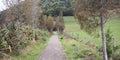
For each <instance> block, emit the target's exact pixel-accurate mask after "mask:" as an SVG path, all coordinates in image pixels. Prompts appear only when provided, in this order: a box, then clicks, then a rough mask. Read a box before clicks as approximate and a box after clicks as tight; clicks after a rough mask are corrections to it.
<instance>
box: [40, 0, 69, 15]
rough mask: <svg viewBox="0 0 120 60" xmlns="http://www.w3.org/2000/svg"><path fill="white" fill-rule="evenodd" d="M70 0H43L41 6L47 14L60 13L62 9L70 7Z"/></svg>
mask: <svg viewBox="0 0 120 60" xmlns="http://www.w3.org/2000/svg"><path fill="white" fill-rule="evenodd" d="M65 1H66V2H65ZM68 2H69V1H67V0H41V2H40V6H41V8H42V10H43V13H44V14H45V15H59V13H60V11H61V10H64V9H65V8H66V7H69V5H70V4H69V3H68ZM65 3H68V4H65Z"/></svg>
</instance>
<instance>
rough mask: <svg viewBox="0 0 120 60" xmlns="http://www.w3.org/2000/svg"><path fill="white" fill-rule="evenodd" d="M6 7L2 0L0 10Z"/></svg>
mask: <svg viewBox="0 0 120 60" xmlns="http://www.w3.org/2000/svg"><path fill="white" fill-rule="evenodd" d="M4 9H6V7H5V5H4V4H3V3H2V0H0V11H2V10H4Z"/></svg>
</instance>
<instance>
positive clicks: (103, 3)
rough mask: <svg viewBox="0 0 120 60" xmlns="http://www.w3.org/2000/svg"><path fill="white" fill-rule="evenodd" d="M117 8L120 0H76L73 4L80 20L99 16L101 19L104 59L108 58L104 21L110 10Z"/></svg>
mask: <svg viewBox="0 0 120 60" xmlns="http://www.w3.org/2000/svg"><path fill="white" fill-rule="evenodd" d="M117 9H120V0H114V1H113V0H76V1H74V4H73V10H74V12H75V16H76V18H78V20H79V22H80V21H83V20H84V21H83V22H85V21H86V20H87V21H88V19H89V18H90V17H92V18H95V17H99V19H98V20H99V21H100V23H99V25H100V26H101V34H102V47H103V60H108V58H107V57H108V56H107V51H106V48H107V47H106V37H105V31H104V23H105V22H106V17H108V16H109V15H108V14H109V13H111V12H110V11H113V10H114V12H116V10H117ZM82 12H84V14H83V15H81V14H82ZM112 13H113V12H112ZM82 16H83V17H82ZM81 18H84V19H81ZM93 21H95V19H93ZM85 23H86V22H85ZM83 25H85V24H83ZM88 26H89V25H88ZM95 28H96V27H95Z"/></svg>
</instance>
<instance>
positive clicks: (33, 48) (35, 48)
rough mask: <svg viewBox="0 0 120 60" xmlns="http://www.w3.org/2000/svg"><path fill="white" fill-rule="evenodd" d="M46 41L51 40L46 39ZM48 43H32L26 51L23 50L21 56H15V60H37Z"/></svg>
mask: <svg viewBox="0 0 120 60" xmlns="http://www.w3.org/2000/svg"><path fill="white" fill-rule="evenodd" d="M46 40H49V39H48V38H46ZM47 42H48V41H44V42H41V41H36V42H35V43H33V42H32V43H30V45H29V46H27V47H26V48H25V49H23V50H22V52H21V54H20V55H18V56H16V55H13V59H14V60H36V58H37V57H38V55H39V54H40V52H41V51H42V50H43V49H44V48H45V46H46V44H47Z"/></svg>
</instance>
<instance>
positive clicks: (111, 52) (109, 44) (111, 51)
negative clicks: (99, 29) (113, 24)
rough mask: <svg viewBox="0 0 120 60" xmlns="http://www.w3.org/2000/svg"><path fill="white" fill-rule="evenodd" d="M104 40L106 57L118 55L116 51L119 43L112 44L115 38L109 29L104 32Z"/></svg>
mask: <svg viewBox="0 0 120 60" xmlns="http://www.w3.org/2000/svg"><path fill="white" fill-rule="evenodd" d="M106 42H107V43H106V46H107V54H108V58H109V59H110V58H115V57H116V56H117V55H118V53H117V55H116V52H117V51H118V50H119V49H120V45H115V44H114V42H115V40H114V38H113V35H112V32H111V31H110V30H109V29H108V30H107V32H106ZM113 60H116V59H113Z"/></svg>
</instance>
